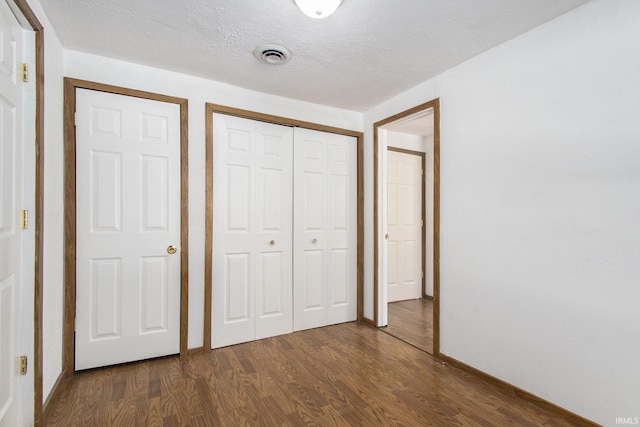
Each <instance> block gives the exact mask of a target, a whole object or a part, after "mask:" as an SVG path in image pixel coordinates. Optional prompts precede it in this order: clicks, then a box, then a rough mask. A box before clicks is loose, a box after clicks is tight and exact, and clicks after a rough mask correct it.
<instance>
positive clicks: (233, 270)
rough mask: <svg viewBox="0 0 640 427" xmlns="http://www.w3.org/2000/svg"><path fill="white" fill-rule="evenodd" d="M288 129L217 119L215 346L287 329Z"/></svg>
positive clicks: (289, 278) (289, 324)
mask: <svg viewBox="0 0 640 427" xmlns="http://www.w3.org/2000/svg"><path fill="white" fill-rule="evenodd" d="M292 144H293V131H292V130H291V128H288V127H285V126H278V125H272V124H265V123H261V122H256V121H252V120H247V119H241V118H237V117H232V116H225V115H221V114H215V115H214V190H213V191H214V194H213V199H214V231H213V234H214V238H213V240H214V241H213V275H212V281H213V283H212V319H211V323H212V324H211V326H212V328H211V330H212V331H211V342H212V347H213V348H217V347H222V346H226V345H231V344H237V343H241V342H247V341H252V340H254V339H258V338H263V337H267V336H274V335H279V334H283V333H287V332H291V330H292V303H291V294H292V282H291V281H292V273H291V270H292V267H291V257H292V254H291V247H292V242H291V221H292V217H291V215H292V214H291V210H292V189H291V174H292Z"/></svg>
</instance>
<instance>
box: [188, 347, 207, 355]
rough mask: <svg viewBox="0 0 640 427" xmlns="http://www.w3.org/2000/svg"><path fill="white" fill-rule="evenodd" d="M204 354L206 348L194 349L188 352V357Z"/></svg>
mask: <svg viewBox="0 0 640 427" xmlns="http://www.w3.org/2000/svg"><path fill="white" fill-rule="evenodd" d="M200 353H204V347H194V348H190V349H189V350H187V356H193V355H195V354H200Z"/></svg>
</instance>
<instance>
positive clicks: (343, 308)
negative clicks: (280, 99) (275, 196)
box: [294, 128, 357, 331]
mask: <svg viewBox="0 0 640 427" xmlns="http://www.w3.org/2000/svg"><path fill="white" fill-rule="evenodd" d="M356 147H357V144H356V139H355V138H354V137H349V136H344V135H337V134H332V133H327V132H319V131H314V130H309V129H302V128H296V129H295V149H294V330H296V331H298V330H302V329H309V328H315V327H319V326H325V325H330V324H335V323H341V322H349V321H353V320H356V316H357V312H356V306H357V301H356V300H357V173H356V171H357V151H356Z"/></svg>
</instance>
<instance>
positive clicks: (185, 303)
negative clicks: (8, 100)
mask: <svg viewBox="0 0 640 427" xmlns="http://www.w3.org/2000/svg"><path fill="white" fill-rule="evenodd" d="M76 89H89V90H95V91H100V92H106V93H112V94H116V95H125V96H131V97H136V98H143V99H149V100H153V101H161V102H167V103H171V104H178V105H179V106H180V200H181V204H182V206H181V211H180V215H181V219H180V220H181V225H180V245H181V248H180V257H181V261H180V270H181V271H180V346H179V352H180V356H186V355H187V352H188V349H187V346H188V322H189V276H188V275H189V268H188V267H189V264H188V262H189V179H188V178H189V169H188V141H189V140H188V100H187V99H185V98H178V97H174V96H168V95H162V94H156V93H152V92H145V91H140V90H136V89H130V88H123V87H119V86H112V85H107V84H102V83H96V82H91V81H86V80H78V79H73V78H69V77H65V79H64V165H65V230H64V235H65V239H64V240H65V257H64V259H65V265H64V271H65V302H64V307H65V309H64V325H63V374H64V375H65V376H71V375H73V372H74V369H75V368H74V364H75V361H74V359H75V350H74V348H75V339H74V335H75V333H74V321H75V305H76V167H75V162H76V149H75V144H76V129H75V124H74V123H75V111H76Z"/></svg>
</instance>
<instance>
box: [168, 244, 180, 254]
mask: <svg viewBox="0 0 640 427" xmlns="http://www.w3.org/2000/svg"><path fill="white" fill-rule="evenodd" d="M177 250H178V248H176V245H169V246H168V247H167V253H168V254H169V255H173V254H175V253H176V252H177Z"/></svg>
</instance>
